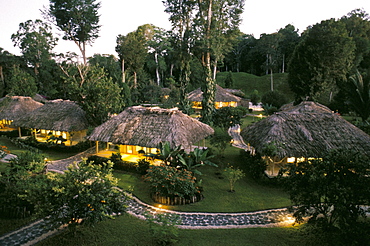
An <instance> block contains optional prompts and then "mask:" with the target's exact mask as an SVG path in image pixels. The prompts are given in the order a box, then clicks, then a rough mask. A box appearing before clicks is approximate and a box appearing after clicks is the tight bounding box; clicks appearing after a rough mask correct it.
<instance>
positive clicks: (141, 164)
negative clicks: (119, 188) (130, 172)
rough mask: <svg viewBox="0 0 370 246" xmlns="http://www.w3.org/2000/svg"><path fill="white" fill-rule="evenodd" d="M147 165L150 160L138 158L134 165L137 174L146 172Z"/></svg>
mask: <svg viewBox="0 0 370 246" xmlns="http://www.w3.org/2000/svg"><path fill="white" fill-rule="evenodd" d="M149 165H150V162H149V161H147V160H145V159H140V160H139V161H138V162H137V166H136V171H137V172H138V173H139V174H142V175H144V174H146V173H147V171H148V169H149Z"/></svg>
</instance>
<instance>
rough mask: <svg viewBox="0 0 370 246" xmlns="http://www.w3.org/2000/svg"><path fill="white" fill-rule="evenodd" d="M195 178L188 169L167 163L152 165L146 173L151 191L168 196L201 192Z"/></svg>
mask: <svg viewBox="0 0 370 246" xmlns="http://www.w3.org/2000/svg"><path fill="white" fill-rule="evenodd" d="M195 179H196V178H195V177H194V176H193V173H192V172H190V171H188V170H185V169H181V170H179V169H177V168H175V167H171V166H166V165H161V166H150V167H149V169H148V173H147V174H146V175H145V181H147V182H149V183H150V188H151V191H152V192H154V193H158V194H160V195H162V196H167V197H176V196H179V197H188V196H193V195H195V194H197V193H200V190H199V188H198V187H197V185H196V182H195Z"/></svg>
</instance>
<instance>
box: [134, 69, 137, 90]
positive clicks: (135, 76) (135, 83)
mask: <svg viewBox="0 0 370 246" xmlns="http://www.w3.org/2000/svg"><path fill="white" fill-rule="evenodd" d="M134 88H135V89H136V88H137V74H136V71H135V72H134Z"/></svg>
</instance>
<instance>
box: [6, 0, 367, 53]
mask: <svg viewBox="0 0 370 246" xmlns="http://www.w3.org/2000/svg"><path fill="white" fill-rule="evenodd" d="M100 2H101V8H100V10H99V14H100V25H102V27H101V29H100V32H99V35H100V37H99V38H98V39H97V40H96V41H95V42H94V43H93V46H92V47H90V46H88V47H87V55H88V56H92V55H93V54H113V55H115V56H117V53H116V52H115V50H114V49H115V46H116V37H117V36H118V35H119V34H122V35H126V34H127V33H129V32H132V31H135V30H136V29H137V27H138V26H141V25H144V24H153V25H155V26H158V27H161V28H164V29H166V30H170V29H171V24H170V22H169V21H168V18H169V15H168V14H167V13H165V12H164V9H165V8H164V6H163V4H162V0H100ZM48 5H49V0H0V6H1V7H0V47H1V48H3V49H4V50H7V51H9V52H10V53H12V54H15V55H20V49H19V48H18V47H14V46H13V43H12V41H11V38H10V37H11V35H12V34H13V33H16V32H17V31H18V29H19V23H22V22H26V21H27V20H35V19H42V15H41V11H40V10H41V9H43V8H44V7H47V6H48ZM358 8H362V9H364V10H365V11H366V12H367V13H369V14H370V0H305V1H304V0H254V1H252V0H245V6H244V13H243V15H242V18H243V22H242V24H241V26H240V30H241V31H242V32H243V33H245V34H253V35H254V37H256V38H259V36H260V34H262V33H267V34H269V33H273V32H276V31H278V30H279V29H280V28H284V27H285V26H286V25H288V24H292V25H294V26H295V27H296V29H298V30H299V31H300V32H302V31H304V30H305V29H306V28H307V27H308V26H310V25H311V26H312V25H315V24H316V23H319V22H321V21H322V20H327V19H330V18H335V19H338V18H341V17H342V16H344V15H346V14H347V13H349V12H350V11H352V10H354V9H358ZM59 35H60V34H59ZM55 36H57V37H59V39H60V41H59V42H58V45H57V46H56V47H55V48H54V52H56V53H66V52H68V51H72V52H76V53H77V54H79V51H78V49H77V46H76V45H75V44H74V43H73V42H72V41H61V36H58V33H57V31H56V34H55Z"/></svg>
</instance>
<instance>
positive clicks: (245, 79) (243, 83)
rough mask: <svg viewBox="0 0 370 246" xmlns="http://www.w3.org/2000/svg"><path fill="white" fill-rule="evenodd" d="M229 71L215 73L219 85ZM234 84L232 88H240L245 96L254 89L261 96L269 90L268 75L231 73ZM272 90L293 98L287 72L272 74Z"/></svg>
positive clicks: (290, 98)
mask: <svg viewBox="0 0 370 246" xmlns="http://www.w3.org/2000/svg"><path fill="white" fill-rule="evenodd" d="M228 73H229V72H220V73H217V77H216V81H217V83H218V84H220V85H221V86H224V81H225V78H226V76H227V74H228ZM233 79H234V85H233V86H232V88H234V89H240V90H242V91H243V92H244V93H245V95H246V97H247V98H248V97H249V95H250V94H251V93H252V92H253V91H254V90H257V91H258V93H259V95H260V96H262V95H263V94H265V93H266V92H269V91H270V90H271V84H270V75H264V76H256V75H253V74H249V73H242V72H240V73H233ZM273 81H274V90H277V91H279V92H281V93H283V94H284V95H285V96H286V97H287V99H288V101H292V100H293V99H294V95H293V93H292V92H291V90H290V88H289V85H288V74H287V73H277V74H274V75H273Z"/></svg>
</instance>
